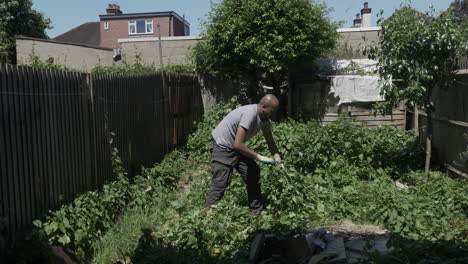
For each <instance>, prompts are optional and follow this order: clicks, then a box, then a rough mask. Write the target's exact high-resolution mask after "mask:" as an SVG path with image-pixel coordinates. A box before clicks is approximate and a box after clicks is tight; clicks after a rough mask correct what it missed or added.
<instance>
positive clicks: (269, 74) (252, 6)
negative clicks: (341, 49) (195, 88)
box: [193, 0, 338, 92]
mask: <svg viewBox="0 0 468 264" xmlns="http://www.w3.org/2000/svg"><path fill="white" fill-rule="evenodd" d="M328 12H329V10H328V9H327V7H326V6H325V5H324V4H315V3H313V2H311V1H310V0H223V1H221V2H220V3H219V4H212V10H211V11H210V12H209V14H208V19H207V21H205V23H204V27H205V29H204V31H203V32H202V34H201V36H202V38H203V39H204V41H202V42H199V43H198V44H197V45H196V47H195V48H194V51H193V57H194V62H195V65H196V67H197V70H198V71H201V72H208V73H211V74H214V75H218V74H220V75H224V76H228V77H231V78H239V77H243V78H247V79H249V80H250V81H251V82H252V83H253V84H254V86H255V87H256V88H259V87H260V84H261V83H263V84H265V85H267V86H272V87H273V88H274V91H275V92H279V89H280V87H282V86H283V85H284V84H285V81H286V79H287V73H288V70H289V69H290V67H291V65H295V64H296V63H298V62H299V61H301V60H313V59H315V58H317V57H319V56H321V55H322V54H324V53H325V52H327V51H328V50H330V49H332V48H334V46H335V43H336V39H337V38H338V33H337V32H336V29H337V27H338V24H337V23H332V22H330V20H329V18H328V17H327V15H328Z"/></svg>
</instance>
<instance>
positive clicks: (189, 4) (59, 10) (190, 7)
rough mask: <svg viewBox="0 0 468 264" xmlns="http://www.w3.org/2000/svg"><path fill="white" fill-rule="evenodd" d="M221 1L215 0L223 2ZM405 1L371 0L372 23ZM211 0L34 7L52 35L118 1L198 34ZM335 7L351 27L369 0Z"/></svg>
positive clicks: (40, 1) (443, 4)
mask: <svg viewBox="0 0 468 264" xmlns="http://www.w3.org/2000/svg"><path fill="white" fill-rule="evenodd" d="M219 1H220V0H214V2H219ZM402 1H404V0H367V2H369V7H370V8H372V14H373V18H372V23H373V25H375V23H376V21H377V18H376V14H377V13H378V12H379V10H380V9H383V10H384V16H385V17H388V16H389V15H391V14H392V13H393V11H394V10H395V8H398V7H399V5H400V3H401V2H402ZM210 2H211V1H210V0H170V1H155V0H106V1H103V0H78V1H76V0H33V7H34V8H35V9H36V10H38V11H40V12H42V13H44V14H45V15H46V16H47V17H49V18H50V19H51V20H52V26H53V27H54V28H53V29H51V30H48V31H47V33H48V35H49V37H51V38H53V37H56V36H58V35H60V34H62V33H64V32H66V31H68V30H70V29H72V28H74V27H77V26H79V25H81V24H83V23H85V22H92V21H99V15H102V14H105V12H106V11H105V9H106V7H107V4H110V3H115V4H117V5H119V6H120V9H121V10H122V11H123V12H124V13H139V12H158V11H175V12H177V13H178V14H179V15H181V16H182V15H185V18H186V19H187V21H188V22H189V23H190V31H191V35H198V34H199V33H200V31H201V30H202V29H201V28H200V20H201V19H204V18H205V17H206V14H207V13H208V11H209V10H210ZM321 2H325V3H326V4H327V5H328V6H329V7H332V8H333V9H334V10H333V11H332V13H331V14H330V17H331V18H332V20H334V21H345V24H344V26H345V27H349V26H351V24H352V20H353V19H354V18H355V15H356V14H357V13H359V12H360V11H361V8H362V6H363V3H364V2H365V0H322V1H321ZM451 2H452V0H412V5H413V7H415V8H416V9H418V10H420V11H427V10H428V8H429V6H430V5H431V4H432V5H433V6H434V8H435V9H436V10H437V11H440V10H444V9H447V8H448V6H449V5H450V3H451Z"/></svg>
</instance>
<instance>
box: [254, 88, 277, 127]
mask: <svg viewBox="0 0 468 264" xmlns="http://www.w3.org/2000/svg"><path fill="white" fill-rule="evenodd" d="M278 107H279V101H278V98H276V96H274V95H272V94H267V95H265V96H263V97H262V99H261V100H260V102H259V103H258V106H257V111H258V115H259V116H260V119H261V120H262V121H266V120H268V119H269V118H270V117H271V116H272V115H273V114H274V113H275V112H276V111H277V110H278Z"/></svg>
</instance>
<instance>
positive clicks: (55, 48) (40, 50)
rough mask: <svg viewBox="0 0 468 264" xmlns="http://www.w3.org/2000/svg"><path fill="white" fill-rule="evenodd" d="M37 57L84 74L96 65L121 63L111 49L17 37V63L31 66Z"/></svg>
mask: <svg viewBox="0 0 468 264" xmlns="http://www.w3.org/2000/svg"><path fill="white" fill-rule="evenodd" d="M35 56H36V57H38V58H39V59H40V60H41V61H47V60H48V59H49V58H52V59H53V63H54V64H58V65H63V66H66V67H68V68H70V69H76V70H79V71H84V72H90V71H91V69H92V68H93V67H94V66H96V65H101V66H113V65H117V64H120V63H121V62H115V61H114V59H113V56H114V51H113V49H110V48H103V47H95V46H89V45H83V44H75V43H68V42H61V41H55V40H46V39H36V38H28V37H16V59H17V63H18V64H19V65H30V64H31V59H32V57H35Z"/></svg>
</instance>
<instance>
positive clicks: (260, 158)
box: [257, 154, 276, 164]
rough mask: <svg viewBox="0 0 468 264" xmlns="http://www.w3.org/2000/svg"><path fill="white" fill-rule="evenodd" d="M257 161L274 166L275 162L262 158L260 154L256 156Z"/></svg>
mask: <svg viewBox="0 0 468 264" xmlns="http://www.w3.org/2000/svg"><path fill="white" fill-rule="evenodd" d="M257 160H258V161H260V162H263V163H266V164H276V162H275V160H274V159H272V158H268V157H264V156H262V155H260V154H257Z"/></svg>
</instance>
